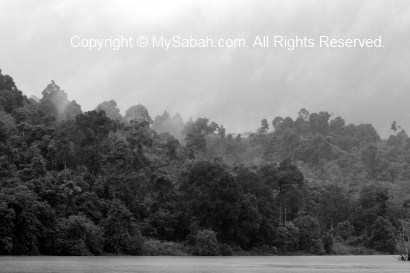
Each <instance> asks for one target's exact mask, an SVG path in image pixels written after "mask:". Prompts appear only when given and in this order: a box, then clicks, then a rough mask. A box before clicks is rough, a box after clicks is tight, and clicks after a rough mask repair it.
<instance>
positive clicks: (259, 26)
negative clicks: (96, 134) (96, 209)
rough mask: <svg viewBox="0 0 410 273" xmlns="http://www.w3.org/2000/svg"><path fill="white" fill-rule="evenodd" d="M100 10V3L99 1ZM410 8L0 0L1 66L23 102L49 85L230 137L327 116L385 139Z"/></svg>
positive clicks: (404, 92)
mask: <svg viewBox="0 0 410 273" xmlns="http://www.w3.org/2000/svg"><path fill="white" fill-rule="evenodd" d="M101 2H104V3H101ZM409 34H410V2H409V1H405V0H403V1H391V0H386V1H375V0H372V1H358V0H352V1H328V0H323V1H289V0H283V1H268V0H266V1H238V0H236V1H218V0H215V1H192V0H191V1H190V0H187V1H169V0H164V1H152V0H150V1H119V0H115V1H55V0H50V1H16V0H10V1H8V0H6V1H4V0H2V1H1V2H0V69H2V72H3V74H4V73H5V74H9V75H11V76H12V77H13V78H14V80H15V82H16V84H17V86H18V87H19V89H20V90H22V91H23V92H24V93H25V94H27V95H36V96H38V97H41V92H42V90H43V89H44V88H45V87H46V86H47V84H48V83H49V82H50V81H51V80H55V81H56V83H57V84H58V85H60V87H61V88H62V89H64V90H65V91H66V92H67V93H68V95H69V99H71V100H76V101H77V102H78V103H79V104H80V105H81V106H82V109H83V111H87V110H92V109H94V108H95V107H96V106H97V105H98V104H99V103H100V102H102V101H105V100H110V99H114V100H115V101H117V103H118V105H119V107H120V108H121V110H122V112H124V111H125V110H126V109H127V108H128V107H129V106H131V105H135V104H138V103H141V104H143V105H145V106H146V107H147V108H148V110H149V112H150V114H151V116H152V117H154V116H156V115H158V114H161V113H162V112H163V111H164V110H167V111H168V112H169V113H170V114H171V115H173V114H175V113H176V112H179V113H180V114H181V115H182V116H183V118H184V119H185V120H187V119H188V118H189V117H193V118H196V117H208V118H209V119H211V120H214V121H216V122H217V123H219V124H224V125H225V128H227V131H228V132H246V131H250V130H255V129H256V128H257V127H258V126H259V124H260V120H261V119H263V118H267V119H268V121H271V120H272V119H273V118H274V117H276V116H278V115H280V116H283V117H286V116H291V117H293V118H294V117H296V116H297V112H298V110H299V109H300V108H303V107H305V108H307V109H308V110H309V111H310V112H316V111H321V110H327V111H328V112H329V113H333V114H334V115H335V116H342V117H343V118H345V120H346V121H347V122H348V123H350V122H352V123H372V124H374V126H375V127H376V129H377V130H378V132H379V134H381V135H382V136H383V137H386V136H387V135H388V134H389V133H390V132H389V129H390V125H391V122H392V121H393V120H396V121H397V123H398V124H399V125H401V126H402V127H403V128H405V129H407V131H410V76H409V75H410V35H409ZM121 35H124V36H132V37H138V36H139V35H145V36H147V37H151V36H152V35H157V36H160V35H164V36H167V37H171V36H173V35H180V36H183V37H187V36H190V35H191V36H194V37H198V38H199V37H205V36H210V37H215V38H225V39H228V38H245V39H249V40H253V38H254V37H255V36H257V35H261V36H262V35H269V36H274V35H285V36H287V37H294V36H296V35H298V36H299V37H304V36H308V37H313V38H316V37H318V36H320V35H327V36H331V37H335V38H377V37H378V36H382V41H383V45H384V46H385V47H384V48H355V49H352V48H349V49H346V48H344V49H342V48H333V49H326V48H317V47H315V48H298V49H296V50H293V51H290V50H287V49H280V48H191V49H187V48H179V49H177V48H172V49H170V50H168V51H165V50H163V49H159V48H152V47H149V46H148V47H146V48H132V49H131V48H130V49H122V50H118V51H114V50H110V49H105V50H102V51H96V50H95V51H91V52H90V51H89V50H87V49H82V48H73V47H72V46H71V44H70V39H71V37H72V36H80V37H82V38H108V37H110V36H111V37H120V36H121Z"/></svg>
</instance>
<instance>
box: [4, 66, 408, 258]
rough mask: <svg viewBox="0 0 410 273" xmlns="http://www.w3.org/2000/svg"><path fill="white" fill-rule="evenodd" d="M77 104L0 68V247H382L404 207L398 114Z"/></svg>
mask: <svg viewBox="0 0 410 273" xmlns="http://www.w3.org/2000/svg"><path fill="white" fill-rule="evenodd" d="M159 103H160V102H159ZM95 105H98V106H97V107H96V109H95V110H94V111H88V112H83V111H82V109H81V106H80V105H79V104H78V103H77V102H76V101H74V100H73V101H70V100H69V97H68V96H67V94H66V93H65V92H64V91H63V90H61V89H60V87H59V86H58V85H57V84H56V83H55V82H54V81H52V82H51V83H50V84H49V85H48V86H47V87H46V88H45V89H44V91H43V93H42V98H41V99H36V98H27V97H26V96H25V95H24V94H22V92H21V91H20V90H19V89H18V88H17V86H16V84H15V83H14V81H13V79H12V78H11V77H10V76H8V75H4V74H1V71H0V254H3V255H4V254H13V255H22V254H24V255H37V254H50V255H100V254H107V253H113V254H132V255H185V254H188V255H232V254H292V253H313V254H364V253H369V254H371V253H373V252H382V253H393V252H396V251H397V247H398V248H401V247H403V242H400V240H399V239H400V231H402V229H403V225H404V224H406V223H407V224H409V222H406V220H405V219H404V218H405V216H404V215H405V212H406V210H409V209H410V165H409V163H410V141H409V138H408V136H407V134H406V132H405V131H404V130H403V129H402V128H400V126H399V125H398V124H396V123H395V122H393V123H392V124H386V126H391V129H392V130H391V133H392V134H391V136H390V137H389V138H388V139H387V140H383V139H381V138H380V136H379V135H378V134H377V132H376V130H375V129H374V128H373V126H372V125H371V124H359V125H355V124H346V123H345V121H344V120H343V118H341V117H333V116H331V115H330V114H329V113H327V112H320V113H309V112H308V111H307V110H306V109H301V110H300V112H299V113H298V117H297V118H296V119H292V118H290V117H276V118H275V117H267V119H264V120H262V121H261V124H255V128H258V129H257V130H255V132H251V133H246V134H243V135H233V134H229V133H228V132H229V128H226V130H225V128H224V127H223V126H222V125H219V124H217V123H216V122H211V121H209V120H208V119H207V118H198V119H197V120H195V121H187V122H184V121H183V119H182V118H181V116H179V115H178V114H176V115H175V116H173V117H171V116H170V115H169V114H168V113H167V112H164V114H163V115H161V116H157V117H155V118H152V117H151V116H150V114H149V111H148V110H147V109H146V108H145V107H144V106H143V105H141V104H137V105H135V106H132V107H130V108H129V109H128V110H127V111H126V112H125V115H124V116H122V114H121V112H120V109H118V107H117V104H116V102H115V101H113V100H112V101H105V102H99V101H96V102H95Z"/></svg>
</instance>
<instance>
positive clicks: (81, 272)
mask: <svg viewBox="0 0 410 273" xmlns="http://www.w3.org/2000/svg"><path fill="white" fill-rule="evenodd" d="M0 272H19V273H26V272H38V273H46V272H67V273H69V272H70V273H108V272H110V273H111V272H112V273H114V272H115V273H125V272H138V273H154V272H155V273H156V272H178V273H179V272H194V273H195V272H198V273H199V272H200V273H205V272H212V273H214V272H215V273H216V272H222V273H223V272H249V273H258V272H332V273H339V272H343V273H346V272H355V273H356V272H369V273H378V272H380V273H381V272H383V273H385V272H392V273H401V272H406V273H409V272H410V262H400V261H398V260H396V259H395V258H394V257H393V256H293V257H288V256H281V257H277V256H274V257H130V256H120V257H119V256H109V257H49V256H41V257H7V256H3V257H0Z"/></svg>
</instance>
